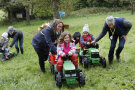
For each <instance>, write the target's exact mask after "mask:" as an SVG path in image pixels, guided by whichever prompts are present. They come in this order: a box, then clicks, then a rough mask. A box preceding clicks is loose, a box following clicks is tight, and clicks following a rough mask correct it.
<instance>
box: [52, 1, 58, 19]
mask: <svg viewBox="0 0 135 90" xmlns="http://www.w3.org/2000/svg"><path fill="white" fill-rule="evenodd" d="M58 4H59V0H53V6H52V9H53V19H58V18H59V17H58Z"/></svg>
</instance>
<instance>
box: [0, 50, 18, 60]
mask: <svg viewBox="0 0 135 90" xmlns="http://www.w3.org/2000/svg"><path fill="white" fill-rule="evenodd" d="M15 56H16V53H15V52H9V54H8V60H9V59H11V58H12V57H15ZM0 60H2V61H5V60H6V59H5V57H4V54H3V52H0Z"/></svg>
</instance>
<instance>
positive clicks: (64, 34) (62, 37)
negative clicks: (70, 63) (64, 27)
mask: <svg viewBox="0 0 135 90" xmlns="http://www.w3.org/2000/svg"><path fill="white" fill-rule="evenodd" d="M66 35H69V38H70V41H71V38H72V37H71V34H70V33H69V32H68V31H64V32H63V33H62V34H61V35H60V37H59V40H58V44H61V43H62V42H63V41H64V37H65V36H66Z"/></svg>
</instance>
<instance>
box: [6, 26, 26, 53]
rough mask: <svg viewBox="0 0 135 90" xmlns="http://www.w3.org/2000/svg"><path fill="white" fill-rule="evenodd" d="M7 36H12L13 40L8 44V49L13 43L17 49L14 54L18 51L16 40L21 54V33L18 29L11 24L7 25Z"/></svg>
mask: <svg viewBox="0 0 135 90" xmlns="http://www.w3.org/2000/svg"><path fill="white" fill-rule="evenodd" d="M8 37H9V38H13V41H12V43H11V44H10V46H9V48H8V49H9V50H10V48H12V46H13V45H14V44H15V48H16V51H17V53H16V54H18V53H19V48H18V41H19V46H20V50H21V54H23V33H22V32H21V31H19V30H16V29H15V28H14V27H13V26H9V27H8Z"/></svg>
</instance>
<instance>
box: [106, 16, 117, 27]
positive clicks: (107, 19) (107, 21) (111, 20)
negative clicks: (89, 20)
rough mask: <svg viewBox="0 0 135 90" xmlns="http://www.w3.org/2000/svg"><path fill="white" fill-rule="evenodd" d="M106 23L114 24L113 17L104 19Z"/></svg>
mask: <svg viewBox="0 0 135 90" xmlns="http://www.w3.org/2000/svg"><path fill="white" fill-rule="evenodd" d="M106 23H107V25H110V24H114V23H115V21H114V17H113V16H108V17H107V18H106Z"/></svg>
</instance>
